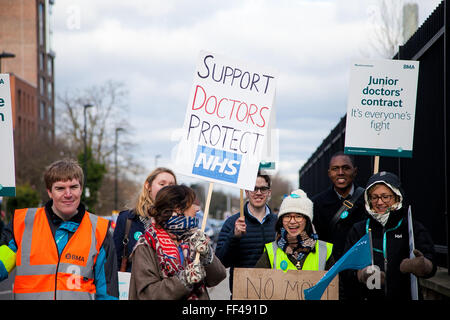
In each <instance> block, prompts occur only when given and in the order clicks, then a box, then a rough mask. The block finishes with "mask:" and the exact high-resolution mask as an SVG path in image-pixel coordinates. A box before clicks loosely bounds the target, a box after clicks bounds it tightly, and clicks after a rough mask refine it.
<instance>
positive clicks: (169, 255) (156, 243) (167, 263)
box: [144, 222, 206, 300]
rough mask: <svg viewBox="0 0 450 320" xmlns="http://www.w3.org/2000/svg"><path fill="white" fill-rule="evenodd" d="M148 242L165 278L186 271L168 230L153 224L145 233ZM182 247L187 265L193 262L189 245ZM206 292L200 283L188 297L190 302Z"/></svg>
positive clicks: (182, 244)
mask: <svg viewBox="0 0 450 320" xmlns="http://www.w3.org/2000/svg"><path fill="white" fill-rule="evenodd" d="M144 238H145V240H146V242H147V243H148V244H149V245H150V246H151V247H152V248H153V249H154V250H155V251H156V255H157V257H158V263H159V266H160V268H161V270H162V272H163V276H164V277H166V278H167V277H171V276H174V275H176V274H177V273H178V272H180V271H182V270H184V266H183V265H182V263H181V257H180V251H179V250H178V247H177V246H176V244H175V243H174V242H173V240H172V237H171V235H170V234H169V233H167V231H166V230H164V229H162V228H157V227H156V226H155V223H154V222H152V223H151V224H150V225H149V226H148V228H147V230H146V231H145V233H144ZM180 247H181V249H182V252H183V258H184V264H185V265H187V264H189V263H190V262H191V261H192V257H191V255H190V252H189V244H188V243H181V244H180ZM205 290H206V287H205V285H204V283H203V282H202V283H199V284H197V285H195V286H194V288H193V290H192V292H191V294H190V295H189V296H188V299H189V300H197V299H198V296H199V295H200V294H202V293H203V292H204V291H205Z"/></svg>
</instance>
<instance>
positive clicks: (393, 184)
mask: <svg viewBox="0 0 450 320" xmlns="http://www.w3.org/2000/svg"><path fill="white" fill-rule="evenodd" d="M364 200H365V207H366V211H367V214H368V217H367V219H365V220H363V221H361V222H358V223H356V224H355V225H354V226H353V227H352V229H351V230H350V232H349V235H348V237H347V242H346V249H345V250H348V249H349V248H351V247H352V246H353V245H354V244H355V243H356V242H357V241H358V240H359V239H360V238H361V237H362V236H364V235H365V234H366V233H367V232H368V231H369V229H370V230H371V233H372V254H373V261H374V265H375V268H372V267H371V266H369V267H366V268H364V269H362V270H349V271H345V275H344V294H343V297H341V298H342V299H358V300H359V299H363V300H376V299H391V300H392V299H401V300H409V299H411V289H410V288H411V285H410V274H411V273H412V274H414V275H416V276H417V277H423V278H428V277H431V276H433V275H434V274H435V273H436V265H435V263H433V260H434V255H435V252H434V245H433V241H432V239H431V236H430V234H429V232H428V231H427V230H426V229H425V227H424V226H423V225H422V224H421V223H420V222H418V221H416V220H413V230H414V242H415V248H416V249H415V250H414V255H415V257H414V258H412V259H410V258H409V257H410V249H409V235H408V207H407V206H406V203H405V193H404V191H403V189H402V187H401V183H400V180H399V178H398V177H397V176H396V175H395V174H393V173H390V172H386V171H383V172H379V173H376V174H374V175H373V176H372V177H370V179H369V181H368V182H367V187H366V190H365V192H364Z"/></svg>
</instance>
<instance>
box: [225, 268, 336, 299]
mask: <svg viewBox="0 0 450 320" xmlns="http://www.w3.org/2000/svg"><path fill="white" fill-rule="evenodd" d="M325 273H326V271H307V270H288V271H286V272H284V271H281V270H273V269H259V268H235V269H234V276H233V299H234V300H305V299H304V293H303V290H305V289H308V288H311V287H312V286H314V285H315V284H316V283H317V282H319V280H320V279H321V278H322V277H323V275H324V274H325ZM338 282H339V279H338V277H335V278H334V279H333V281H331V283H330V285H329V286H328V287H327V289H326V290H325V292H324V293H323V296H322V300H338V299H339V284H338Z"/></svg>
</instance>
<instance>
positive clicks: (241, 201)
mask: <svg viewBox="0 0 450 320" xmlns="http://www.w3.org/2000/svg"><path fill="white" fill-rule="evenodd" d="M239 209H240V213H241V214H240V216H241V217H243V216H244V190H243V189H241V192H240V201H239Z"/></svg>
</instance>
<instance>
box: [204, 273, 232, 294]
mask: <svg viewBox="0 0 450 320" xmlns="http://www.w3.org/2000/svg"><path fill="white" fill-rule="evenodd" d="M229 274H230V268H228V269H227V277H226V278H225V279H224V280H222V282H221V283H219V284H218V285H217V286H215V287H214V288H208V293H209V298H210V299H211V300H230V289H229V288H230V285H229V283H230V282H229V279H228V277H229Z"/></svg>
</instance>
